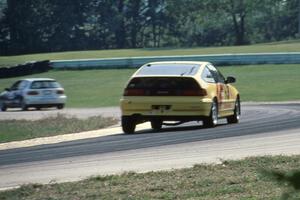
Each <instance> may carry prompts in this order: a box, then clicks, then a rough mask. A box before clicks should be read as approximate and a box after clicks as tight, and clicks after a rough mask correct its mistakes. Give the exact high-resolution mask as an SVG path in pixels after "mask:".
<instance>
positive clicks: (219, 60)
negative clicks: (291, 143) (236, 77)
mask: <svg viewBox="0 0 300 200" xmlns="http://www.w3.org/2000/svg"><path fill="white" fill-rule="evenodd" d="M157 61H208V62H211V63H213V64H214V65H219V66H220V65H223V66H225V65H249V64H300V52H291V53H242V54H211V55H188V56H152V57H124V58H105V59H78V60H52V61H50V64H51V66H52V67H53V68H54V69H93V68H95V69H97V68H136V67H140V66H141V65H143V64H145V63H148V62H157Z"/></svg>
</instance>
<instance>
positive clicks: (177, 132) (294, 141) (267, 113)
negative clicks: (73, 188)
mask: <svg viewBox="0 0 300 200" xmlns="http://www.w3.org/2000/svg"><path fill="white" fill-rule="evenodd" d="M119 133H120V134H118V133H114V134H113V135H108V136H103V137H98V138H93V139H85V140H77V141H72V142H65V143H58V144H51V145H42V146H36V147H29V148H20V149H11V150H3V151H0V188H9V187H15V186H18V185H20V184H24V183H49V182H53V181H54V182H62V181H74V180H79V179H82V178H86V177H88V176H91V175H98V174H100V175H104V174H116V173H122V172H124V171H137V172H145V171H152V170H153V171H156V170H165V169H172V168H182V167H190V166H193V165H194V164H196V163H203V162H207V163H211V162H218V161H220V160H221V159H236V158H243V157H246V156H255V155H278V154H288V155H290V154H300V104H287V105H284V104H282V105H280V104H279V105H272V104H271V105H246V106H243V116H242V119H241V123H239V124H232V125H227V124H226V125H225V121H221V123H220V125H219V126H218V127H216V128H213V129H204V128H202V127H201V124H197V123H188V124H185V125H182V126H180V127H165V128H164V129H163V130H162V131H161V132H158V133H154V132H152V130H151V129H149V127H148V128H147V127H146V128H143V129H142V130H140V131H138V132H137V133H136V134H132V135H124V134H122V133H121V131H119Z"/></svg>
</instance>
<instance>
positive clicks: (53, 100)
mask: <svg viewBox="0 0 300 200" xmlns="http://www.w3.org/2000/svg"><path fill="white" fill-rule="evenodd" d="M66 100H67V97H66V96H65V95H62V96H58V97H50V98H41V97H30V98H27V97H26V98H25V102H26V104H27V105H60V104H65V103H66Z"/></svg>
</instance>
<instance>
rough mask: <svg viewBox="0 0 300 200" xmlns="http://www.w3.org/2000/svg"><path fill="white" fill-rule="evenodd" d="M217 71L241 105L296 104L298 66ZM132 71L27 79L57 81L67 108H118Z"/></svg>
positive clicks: (2, 85) (57, 73) (49, 74)
mask: <svg viewBox="0 0 300 200" xmlns="http://www.w3.org/2000/svg"><path fill="white" fill-rule="evenodd" d="M219 69H220V70H221V71H222V73H223V74H224V76H229V75H233V76H235V77H236V78H237V82H236V83H234V85H235V86H236V87H237V89H238V90H239V92H240V94H241V98H242V101H289V100H300V95H299V94H300V87H297V86H299V85H300V67H299V66H298V65H249V66H234V67H220V68H219ZM135 70H136V69H113V70H83V71H70V70H68V71H50V72H47V73H43V74H37V75H31V76H27V77H49V78H54V79H56V80H58V81H59V82H60V83H62V85H63V86H64V88H65V91H66V94H67V96H68V102H67V107H105V106H118V105H119V100H120V98H121V96H122V93H123V88H124V87H125V84H126V82H127V80H128V79H129V77H130V76H131V75H132V74H133V73H134V71H135ZM20 78H22V77H20ZM17 79H19V78H9V79H0V89H3V88H5V87H8V86H10V85H11V84H12V83H13V82H14V81H16V80H17Z"/></svg>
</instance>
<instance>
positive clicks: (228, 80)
mask: <svg viewBox="0 0 300 200" xmlns="http://www.w3.org/2000/svg"><path fill="white" fill-rule="evenodd" d="M235 81H236V80H235V78H234V77H233V76H228V77H227V79H226V84H227V83H235Z"/></svg>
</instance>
